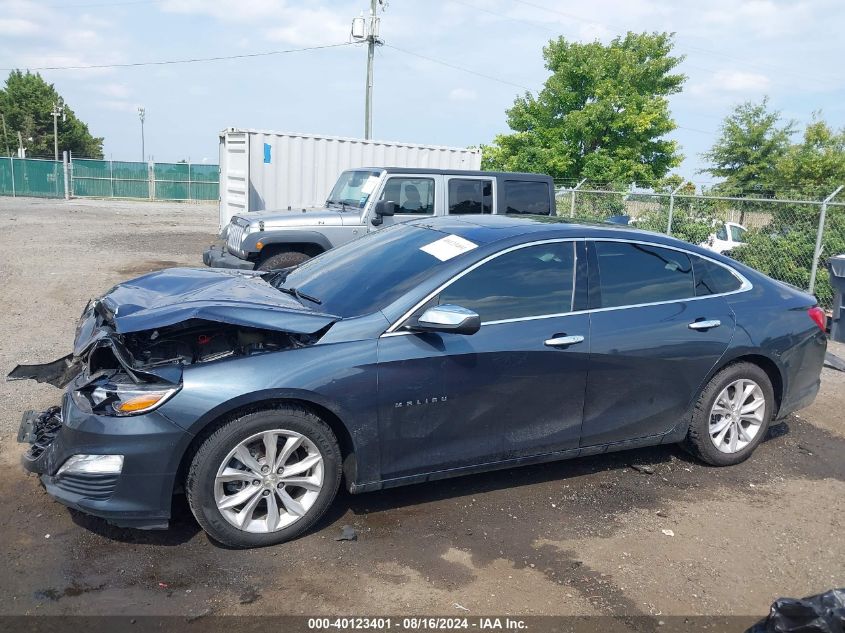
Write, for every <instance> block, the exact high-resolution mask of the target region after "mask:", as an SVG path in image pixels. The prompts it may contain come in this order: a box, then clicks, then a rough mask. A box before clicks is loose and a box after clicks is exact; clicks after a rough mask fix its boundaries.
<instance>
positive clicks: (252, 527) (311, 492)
mask: <svg viewBox="0 0 845 633" xmlns="http://www.w3.org/2000/svg"><path fill="white" fill-rule="evenodd" d="M322 487H323V456H322V454H321V453H320V451H319V450H318V449H317V446H316V445H315V444H314V442H312V441H311V440H309V439H308V438H307V437H305V436H304V435H302V434H300V433H296V432H294V431H288V430H282V429H274V430H270V431H263V432H261V433H256V434H255V435H252V436H250V437H248V438H247V439H245V440H243V441H242V442H241V443H240V444H238V445H237V446H236V447H235V448H233V449H232V450H231V451H230V452H229V454H228V455H227V456H226V458H225V459H224V460H223V462H222V463H221V464H220V467H219V468H218V469H217V475H216V477H215V480H214V500H215V502H216V504H217V509H218V510H219V511H220V514H222V515H223V518H225V519H226V520H227V521H228V522H229V523H231V524H232V525H234V526H235V527H236V528H238V529H239V530H243V531H245V532H253V533H268V532H277V531H278V530H281V529H283V528H286V527H288V526H289V525H292V524H293V523H295V522H296V521H298V520H299V519H301V518H302V517H303V516H305V514H306V513H307V512H308V510H310V509H311V506H313V505H314V503H315V502H316V501H317V498H318V497H319V495H320V490H322Z"/></svg>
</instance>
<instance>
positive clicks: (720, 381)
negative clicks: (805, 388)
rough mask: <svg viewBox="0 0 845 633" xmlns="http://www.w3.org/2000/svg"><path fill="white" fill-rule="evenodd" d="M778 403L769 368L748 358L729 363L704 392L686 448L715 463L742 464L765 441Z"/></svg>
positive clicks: (694, 414)
mask: <svg viewBox="0 0 845 633" xmlns="http://www.w3.org/2000/svg"><path fill="white" fill-rule="evenodd" d="M774 404H775V397H774V390H773V389H772V382H771V380H769V376H768V375H767V374H766V372H765V371H763V370H762V369H761V368H760V367H759V366H757V365H754V364H753V363H747V362H738V363H734V364H733V365H728V366H727V367H725V368H724V369H722V370H721V371H720V372H719V373H717V374H716V375H715V376H713V378H712V379H711V380H710V382H709V383H707V386H706V387H705V388H704V390H703V391H702V392H701V395H700V396H699V398H698V402H696V405H695V408H694V410H693V415H692V422H691V424H690V428H689V431H688V432H687V437H686V441H685V448H686V449H687V450H689V452H691V453H692V454H693V455H695V456H696V457H698V458H699V459H701V460H702V461H704V462H706V463H708V464H712V465H713V466H731V465H733V464H739V463H740V462H743V461H745V460H746V459H748V457H749V456H750V455H751V453H753V452H754V449H755V448H757V446H758V445H759V444H760V442H762V441H763V438H764V437H765V435H766V431H767V430H768V428H769V422H770V421H771V419H772V415H773V413H774Z"/></svg>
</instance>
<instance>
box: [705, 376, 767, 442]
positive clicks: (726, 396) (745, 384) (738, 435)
mask: <svg viewBox="0 0 845 633" xmlns="http://www.w3.org/2000/svg"><path fill="white" fill-rule="evenodd" d="M765 415H766V398H765V396H764V395H763V390H762V389H761V388H760V385H758V384H757V383H756V382H754V381H753V380H749V379H747V378H741V379H739V380H735V381H734V382H732V383H730V384H729V385H728V386H727V387H725V388H724V389H723V390H722V391H721V392H720V393H719V395H718V397H717V398H716V401H715V402H714V403H713V408H712V409H711V410H710V428H709V433H710V440H711V441H712V442H713V445H714V446H715V447H716V448H717V449H719V450H720V451H721V452H723V453H736V452H739V451H741V450H742V449H744V448H745V447H746V446H748V445H749V444H750V443H751V442H752V441H753V440H754V438H755V437H757V434H758V433H759V432H760V429H761V428H762V427H763V421H764V420H765Z"/></svg>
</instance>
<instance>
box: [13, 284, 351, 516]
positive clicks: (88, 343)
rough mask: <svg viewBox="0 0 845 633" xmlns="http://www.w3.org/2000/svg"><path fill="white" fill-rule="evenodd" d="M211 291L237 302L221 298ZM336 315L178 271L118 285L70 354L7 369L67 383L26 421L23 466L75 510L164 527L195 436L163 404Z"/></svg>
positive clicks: (303, 337) (300, 343)
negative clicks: (194, 379) (190, 373)
mask: <svg viewBox="0 0 845 633" xmlns="http://www.w3.org/2000/svg"><path fill="white" fill-rule="evenodd" d="M211 287H214V288H216V290H217V292H219V293H221V294H222V295H223V296H224V297H226V296H227V295H228V297H232V296H233V295H234V297H235V298H234V299H233V298H225V299H222V298H221V299H215V298H212V297H211V296H210V294H211V291H212V288H211ZM177 290H178V292H177ZM269 299H272V300H273V301H272V302H271V301H269ZM336 320H337V319H336V317H332V316H330V315H325V314H321V313H317V312H313V311H309V310H306V309H304V308H303V307H302V305H301V304H300V303H298V302H296V301H295V300H294V299H292V298H290V297H288V296H287V295H284V294H282V293H280V292H279V291H278V290H276V289H275V288H273V287H272V286H270V284H269V283H267V282H266V281H264V280H263V279H262V278H261V277H259V276H254V275H244V276H243V277H239V276H233V275H232V274H225V275H224V276H223V277H222V278H221V277H220V274H219V273H214V272H212V271H208V273H205V274H199V275H198V274H194V271H192V270H191V269H177V270H174V271H161V273H153V274H151V275H147V276H145V277H142V278H139V279H137V280H134V281H132V282H127V283H126V284H121V285H119V286H116V287H115V288H113V289H112V290H111V291H109V293H107V294H106V295H104V296H103V297H100V298H98V299H95V300H93V301H91V302H90V303H89V304H88V306H87V307H86V309H85V310H84V312H83V314H82V317H81V319H80V321H79V325H78V327H77V330H76V338H75V341H74V347H73V352H72V353H70V354H68V355H67V356H64V357H62V358H60V359H57V360H55V361H52V362H49V363H45V364H40V365H19V366H17V367H15V369H13V370H12V372H11V373H9V375H8V377H7V379H8V380H22V379H33V380H36V381H38V382H42V383H48V384H51V385H54V386H56V387H60V388H65V387H66V393H65V395H64V398H63V400H62V406H61V407H51V408H50V409H48V410H46V411H44V412H40V413H39V412H33V411H28V412H26V413H25V414H24V416H23V419H22V421H21V426H20V429H19V432H18V441H19V442H22V443H25V444H28V445H29V447H28V450H27V451H26V453H25V455H24V456H23V460H22V461H23V465H24V467H25V469H26V470H28V471H30V472H33V473H36V474H38V475H39V476H40V477H41V481H42V482H43V483H44V485H45V487H46V488H47V491H48V492H49V493H50V494H51V495H53V496H54V497H55V498H57V499H58V500H59V501H61V502H62V503H65V504H66V505H68V506H71V507H74V508H77V509H80V510H83V511H84V512H87V513H89V514H94V515H97V516H101V517H103V518H106V519H107V520H109V521H110V522H112V523H115V524H117V525H124V526H132V527H165V526H166V525H167V520H168V518H169V512H170V495H172V491H173V482H174V479H175V476H176V470H177V468H178V463H179V459H180V456H181V454H182V452H184V449H185V448H186V446H187V443H188V442H189V441H190V437H189V436H188V434H187V433H186V432H185V431H184V430H182V429H181V428H180V427H178V426H177V425H175V424H174V423H173V422H171V421H170V419H169V418H168V417H167V416H166V415H165V414H163V413H161V412H160V411H158V408H159V407H161V406H162V405H164V404H165V403H166V402H167V401H168V400H169V399H170V398H172V397H174V396H175V395H176V394H177V393H178V392H179V391H180V390H181V389H182V384H183V380H182V378H183V372H184V371H186V370H187V369H188V368H190V367H191V366H192V365H196V364H200V363H212V362H225V361H226V360H228V359H232V358H238V357H244V356H252V355H257V354H267V353H272V352H280V351H284V350H290V349H296V348H299V347H304V346H308V345H313V344H314V343H315V342H317V341H318V340H319V339H320V338H321V337H322V336H323V335H324V334H325V332H326V331H327V330H328V329H329V328H330V327H331V325H332V323H334V322H335V321H336ZM130 416H131V417H132V419H131V423H129V422H130V421H129V420H126V421H124V422H123V423H121V419H122V418H129V417H130Z"/></svg>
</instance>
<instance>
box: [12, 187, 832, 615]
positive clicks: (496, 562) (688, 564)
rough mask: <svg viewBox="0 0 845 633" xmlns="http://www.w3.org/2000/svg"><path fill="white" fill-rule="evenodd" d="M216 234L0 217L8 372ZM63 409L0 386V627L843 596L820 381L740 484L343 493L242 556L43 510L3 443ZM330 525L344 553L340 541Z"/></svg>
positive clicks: (573, 481) (115, 216) (484, 486)
mask: <svg viewBox="0 0 845 633" xmlns="http://www.w3.org/2000/svg"><path fill="white" fill-rule="evenodd" d="M215 229H216V208H215V207H212V206H197V205H179V204H162V203H155V204H153V203H149V204H148V203H137V202H125V203H120V202H117V203H116V202H81V201H71V202H56V201H31V200H27V201H22V200H10V199H0V293H2V306H3V317H2V319H0V370H2V372H3V373H4V374H5V373H6V372H8V371H9V370H10V369H11V368H12V367H13V366H14V365H15V364H17V363H18V362H43V361H47V360H52V359H54V358H57V357H59V356H61V355H63V354H65V353H66V352H67V350H68V349H69V346H70V344H71V339H72V335H73V330H74V327H75V323H76V320H77V318H78V316H79V314H80V312H81V310H82V308H83V306H84V304H85V303H86V301H87V300H88V299H89V298H90V297H92V296H94V295H96V294H99V293H101V292H102V291H104V290H106V289H107V288H109V287H110V286H111V285H112V284H114V283H115V282H118V281H120V280H123V279H127V278H130V277H133V276H136V275H138V274H140V273H143V272H146V271H149V270H152V269H156V268H161V267H167V266H176V265H197V264H198V262H199V261H200V252H201V250H202V248H203V247H204V246H205V245H206V244H207V243H209V242H210V241H211V239H212V237H213V233H214V232H215ZM837 351H838V352H839V353H840V355H841V356H844V357H845V349H843V347H842V346H840V347H838V349H837ZM59 395H60V394H59V391H58V390H56V389H54V388H52V387H48V386H42V385H35V384H27V383H21V382H17V383H0V403H2V408H0V472H2V477H0V494H2V498H3V500H4V501H3V512H2V513H0V542H2V543H3V547H2V552H0V567H2V569H3V576H2V580H0V614H33V613H50V614H114V613H121V614H162V615H163V614H185V615H191V614H193V615H197V614H203V613H215V614H271V613H273V614H281V613H286V614H288V613H289V614H351V613H357V614H368V615H372V614H402V613H417V614H432V613H434V614H446V615H465V614H474V615H481V614H490V613H495V614H520V615H528V614H584V615H591V614H596V615H602V614H603V615H620V614H625V615H649V614H652V615H654V614H665V615H670V614H683V615H694V614H726V615H727V614H740V615H752V614H754V615H757V614H760V615H762V614H764V613H765V612H766V611H767V609H768V606H769V604H770V603H771V602H772V600H773V599H775V598H777V597H779V596H782V595H788V596H803V595H808V594H813V593H817V592H820V591H823V590H825V589H828V588H831V587H834V586H843V585H845V539H843V538H842V533H843V524H842V523H843V517H845V423H843V413H842V412H843V411H845V374H842V373H836V372H834V371H832V370H825V372H824V376H823V390H822V394H821V396H820V397H819V399H818V400H817V402H816V404H814V405H813V406H812V407H811V408H809V409H807V410H805V411H802V412H801V414H800V417H798V416H793V417H790V418H789V419H788V420H786V421H785V422H782V423H780V424H778V425H776V426H775V427H774V428H772V430H771V432H770V435H769V438H768V440H767V441H766V442H765V443H764V444H763V445H761V447H760V448H759V449H758V450H757V453H756V454H755V455H754V458H753V459H751V460H750V461H748V462H746V463H745V464H742V465H740V466H737V467H734V468H727V469H714V468H708V467H706V466H703V465H701V464H699V463H698V462H696V461H694V460H692V459H690V458H689V457H688V456H687V455H686V454H685V453H683V452H682V451H680V450H679V449H676V448H672V447H664V448H653V449H645V450H638V451H633V452H628V453H617V454H614V455H608V456H600V457H590V458H584V459H578V460H573V461H569V462H562V463H557V464H549V465H543V466H533V467H527V468H520V469H514V470H509V471H503V472H498V473H493V474H485V475H478V476H472V477H467V478H463V479H456V480H451V481H444V482H438V483H431V484H424V485H418V486H413V487H408V488H404V489H397V490H392V491H388V492H380V493H373V494H367V495H361V496H350V495H346V494H342V495H341V496H340V498H339V499H338V501H337V503H336V504H335V506H334V509H333V510H332V511H330V513H329V515H328V516H327V517H325V518H324V519H323V520H322V521H321V522H320V523H319V525H318V528H317V529H316V530H314V531H313V532H311V533H310V534H308V535H307V536H305V537H304V538H301V539H299V540H297V541H295V542H293V543H289V544H286V545H282V546H278V547H274V548H269V549H264V550H255V551H231V550H228V549H223V548H221V547H219V546H217V545H215V544H213V543H211V542H210V541H209V540H208V539H207V538H206V537H205V536H204V535H203V534H202V533H201V532H200V531H199V529H198V527H197V525H196V524H195V523H194V521H193V519H192V517H191V516H190V513H189V512H188V511H187V509H186V506H185V503H184V500H182V499H177V500H176V502H175V504H174V506H175V515H176V518H175V520H174V521H173V527H172V529H171V530H169V531H166V532H135V531H131V530H119V529H115V528H112V527H109V526H108V525H106V524H105V523H103V522H100V521H98V520H94V519H90V518H86V517H84V516H82V515H78V514H75V513H72V512H70V511H69V510H67V509H66V508H64V507H63V506H61V505H59V504H57V503H55V502H53V501H52V500H51V499H50V498H49V497H48V496H47V495H46V494H45V493H44V492H43V490H42V489H41V487H40V486H39V484H38V482H37V480H36V479H35V478H34V477H27V476H26V475H25V474H24V473H23V471H22V470H21V468H20V467H19V465H18V460H19V456H20V454H21V452H22V448H21V446H20V445H18V444H16V443H15V433H16V431H17V427H18V422H19V419H20V415H21V411H22V410H24V409H27V408H44V407H47V406H49V405H51V404H54V403H56V402H57V401H58V398H59ZM631 464H637V465H647V466H651V467H652V469H653V473H652V474H647V473H645V472H640V471H637V470H634V469H632V468H631V467H630V465H631ZM343 525H352V526H355V528H357V530H358V533H359V538H358V540H357V541H354V542H338V541H336V540H335V537H336V536H337V535H338V534H339V533H340V528H341V526H343ZM669 530H671V534H674V536H671V535H667V534H666V533H665V532H664V531H669ZM466 610H468V611H466Z"/></svg>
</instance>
